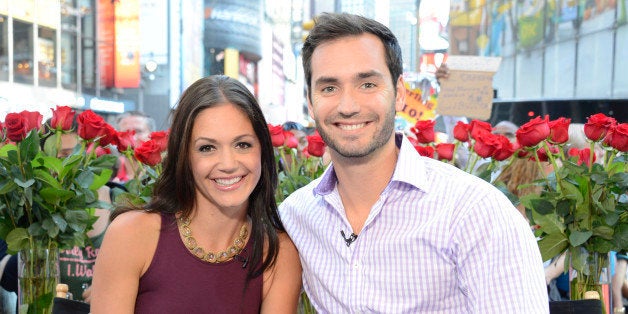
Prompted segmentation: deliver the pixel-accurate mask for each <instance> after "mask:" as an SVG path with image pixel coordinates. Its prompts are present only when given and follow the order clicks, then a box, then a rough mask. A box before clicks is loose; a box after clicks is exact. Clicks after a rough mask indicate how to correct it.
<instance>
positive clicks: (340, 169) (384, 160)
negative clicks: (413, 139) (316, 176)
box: [332, 137, 399, 233]
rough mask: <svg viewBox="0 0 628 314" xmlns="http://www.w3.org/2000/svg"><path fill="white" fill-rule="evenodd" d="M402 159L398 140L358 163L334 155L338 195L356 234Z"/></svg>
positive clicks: (355, 160) (393, 140) (353, 159)
mask: <svg viewBox="0 0 628 314" xmlns="http://www.w3.org/2000/svg"><path fill="white" fill-rule="evenodd" d="M398 155H399V148H397V146H396V145H395V139H394V137H393V138H392V139H391V140H390V141H389V142H388V143H387V144H386V145H385V146H383V147H381V148H380V149H379V150H378V151H377V152H375V153H374V154H371V155H369V156H367V157H362V158H360V159H356V158H343V157H338V156H334V155H332V161H333V164H334V171H335V172H336V177H337V178H338V192H339V193H340V197H341V199H342V202H343V205H344V207H345V212H346V214H347V219H348V220H349V222H350V223H351V226H352V227H353V231H354V232H355V233H358V232H359V231H360V230H361V229H362V226H363V225H364V222H365V220H366V218H367V217H368V214H369V212H370V210H371V207H373V204H375V202H377V200H378V199H379V196H380V194H381V193H382V192H383V191H384V189H385V188H386V186H387V185H388V183H389V182H390V179H391V178H392V175H393V172H394V171H395V166H396V165H397V157H398Z"/></svg>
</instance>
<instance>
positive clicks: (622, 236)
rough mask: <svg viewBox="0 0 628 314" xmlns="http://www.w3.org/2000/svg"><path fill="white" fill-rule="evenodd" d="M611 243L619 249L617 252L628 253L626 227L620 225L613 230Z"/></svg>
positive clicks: (627, 227)
mask: <svg viewBox="0 0 628 314" xmlns="http://www.w3.org/2000/svg"><path fill="white" fill-rule="evenodd" d="M613 242H614V243H615V244H616V245H617V246H618V247H619V249H618V251H619V250H621V251H628V225H626V224H621V225H619V226H617V227H616V228H615V233H614V234H613Z"/></svg>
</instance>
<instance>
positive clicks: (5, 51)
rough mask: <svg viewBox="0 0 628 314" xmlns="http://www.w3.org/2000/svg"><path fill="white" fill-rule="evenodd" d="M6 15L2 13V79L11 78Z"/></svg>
mask: <svg viewBox="0 0 628 314" xmlns="http://www.w3.org/2000/svg"><path fill="white" fill-rule="evenodd" d="M8 28H9V27H8V20H7V16H6V15H1V14H0V81H8V80H9V34H8Z"/></svg>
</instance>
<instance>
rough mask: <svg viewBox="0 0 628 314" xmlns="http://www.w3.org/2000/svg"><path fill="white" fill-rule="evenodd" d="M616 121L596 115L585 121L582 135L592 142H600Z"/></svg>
mask: <svg viewBox="0 0 628 314" xmlns="http://www.w3.org/2000/svg"><path fill="white" fill-rule="evenodd" d="M616 123H617V121H616V120H615V119H613V118H611V117H607V116H606V115H604V114H603V113H596V114H594V115H592V116H590V117H589V118H588V119H587V123H585V124H584V135H586V136H587V138H588V139H590V140H592V141H595V142H597V141H600V140H602V139H604V137H605V136H606V133H607V132H608V130H609V129H610V128H611V127H612V126H614V125H615V124H616Z"/></svg>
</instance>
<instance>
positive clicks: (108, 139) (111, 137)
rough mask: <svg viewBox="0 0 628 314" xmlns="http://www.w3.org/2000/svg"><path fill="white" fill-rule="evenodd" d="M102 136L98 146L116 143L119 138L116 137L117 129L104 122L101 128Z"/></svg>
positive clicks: (118, 141)
mask: <svg viewBox="0 0 628 314" xmlns="http://www.w3.org/2000/svg"><path fill="white" fill-rule="evenodd" d="M100 135H101V136H102V137H101V138H100V140H99V144H100V146H103V147H104V146H107V145H109V144H111V145H116V146H117V145H118V144H119V143H120V140H119V139H118V131H116V129H114V128H113V127H112V126H111V125H110V124H105V126H104V127H103V129H102V130H101V134H100Z"/></svg>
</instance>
